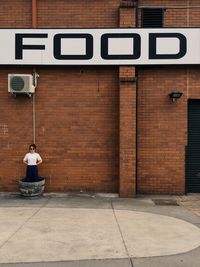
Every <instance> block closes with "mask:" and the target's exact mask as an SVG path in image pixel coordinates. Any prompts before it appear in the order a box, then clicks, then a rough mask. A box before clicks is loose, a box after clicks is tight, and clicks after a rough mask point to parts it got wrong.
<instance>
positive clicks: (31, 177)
mask: <svg viewBox="0 0 200 267" xmlns="http://www.w3.org/2000/svg"><path fill="white" fill-rule="evenodd" d="M37 179H38V167H37V165H28V166H27V169H26V180H27V182H35V181H37Z"/></svg>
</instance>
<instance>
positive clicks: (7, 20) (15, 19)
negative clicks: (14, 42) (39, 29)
mask: <svg viewBox="0 0 200 267" xmlns="http://www.w3.org/2000/svg"><path fill="white" fill-rule="evenodd" d="M0 27H1V28H30V27H31V0H18V1H16V0H9V1H8V0H1V1H0Z"/></svg>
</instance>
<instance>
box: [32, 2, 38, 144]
mask: <svg viewBox="0 0 200 267" xmlns="http://www.w3.org/2000/svg"><path fill="white" fill-rule="evenodd" d="M32 28H33V29H36V28H37V0H32ZM33 73H36V68H35V67H34V68H33ZM35 121H36V119H35V94H33V143H34V144H35V143H36V138H35Z"/></svg>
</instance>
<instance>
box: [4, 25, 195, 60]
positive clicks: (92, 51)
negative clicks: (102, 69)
mask: <svg viewBox="0 0 200 267" xmlns="http://www.w3.org/2000/svg"><path fill="white" fill-rule="evenodd" d="M0 40H1V46H0V65H164V64H200V29H189V28H186V29H182V28H181V29H175V28H173V29H167V28H165V29H163V28H162V29H130V28H129V29H124V28H123V29H0Z"/></svg>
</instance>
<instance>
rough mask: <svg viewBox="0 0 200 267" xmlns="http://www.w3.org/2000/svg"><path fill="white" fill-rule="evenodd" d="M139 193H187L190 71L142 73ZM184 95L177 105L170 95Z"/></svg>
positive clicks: (145, 70)
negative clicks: (188, 89)
mask: <svg viewBox="0 0 200 267" xmlns="http://www.w3.org/2000/svg"><path fill="white" fill-rule="evenodd" d="M138 80H139V90H138V110H139V112H138V192H139V193H154V194H156V193H159V194H160V193H163V194H168V193H171V194H172V193H173V194H178V193H183V192H184V185H185V167H184V166H185V145H186V144H187V143H186V142H187V141H186V138H187V70H186V69H185V68H184V67H170V66H166V67H152V68H149V67H143V68H140V69H139V78H138ZM172 91H181V92H183V96H182V97H181V99H179V100H178V101H177V102H172V101H171V100H170V99H169V96H168V95H169V93H171V92H172Z"/></svg>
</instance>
